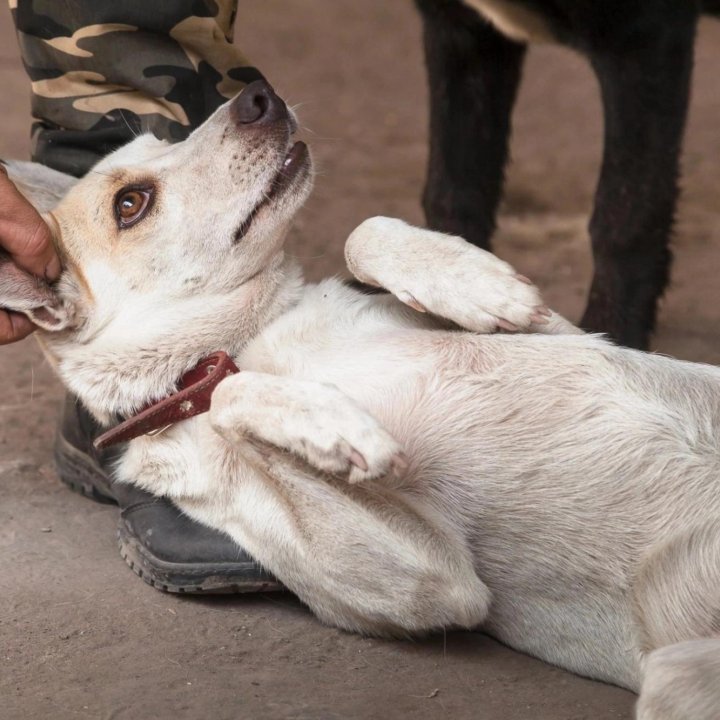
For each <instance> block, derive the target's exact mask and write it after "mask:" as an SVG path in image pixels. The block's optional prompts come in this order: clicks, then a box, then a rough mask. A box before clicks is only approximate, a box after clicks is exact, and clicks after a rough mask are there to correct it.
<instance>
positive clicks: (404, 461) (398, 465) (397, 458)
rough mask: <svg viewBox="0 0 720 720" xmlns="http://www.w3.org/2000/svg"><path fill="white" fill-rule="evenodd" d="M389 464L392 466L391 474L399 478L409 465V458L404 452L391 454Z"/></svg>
mask: <svg viewBox="0 0 720 720" xmlns="http://www.w3.org/2000/svg"><path fill="white" fill-rule="evenodd" d="M390 466H391V468H392V474H393V475H394V476H395V477H396V478H398V479H399V478H401V477H402V476H403V475H404V474H405V473H406V472H407V469H408V468H409V467H410V460H409V458H408V456H407V455H406V454H405V453H403V452H400V453H398V454H397V455H394V456H393V459H392V461H391V463H390Z"/></svg>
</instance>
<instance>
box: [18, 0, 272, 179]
mask: <svg viewBox="0 0 720 720" xmlns="http://www.w3.org/2000/svg"><path fill="white" fill-rule="evenodd" d="M9 1H10V8H11V10H12V14H13V18H14V20H15V27H16V29H17V34H18V40H19V43H20V51H21V54H22V59H23V63H24V65H25V68H26V70H27V72H28V75H29V76H30V80H31V82H32V114H33V117H34V118H35V119H36V121H37V122H35V123H34V125H33V129H32V133H33V159H34V160H35V161H37V162H41V163H44V164H46V165H49V166H50V167H53V168H55V169H57V170H61V171H63V172H67V173H70V174H73V175H78V176H79V175H82V174H84V173H85V172H87V170H88V169H89V168H90V167H91V166H92V165H93V164H94V163H95V162H96V161H97V160H98V159H100V158H101V157H102V156H104V155H106V154H107V153H108V152H110V151H112V150H114V149H115V148H117V147H119V146H120V145H122V144H124V143H126V142H127V141H128V140H130V139H132V137H133V136H134V135H137V134H138V133H139V132H152V133H154V134H155V135H157V136H158V137H160V138H163V139H166V140H170V141H178V140H182V139H183V138H185V137H187V135H188V134H189V133H190V131H191V130H192V129H193V128H195V127H197V125H199V124H200V123H201V122H202V121H203V120H204V119H205V118H206V117H208V115H210V113H212V111H213V110H215V108H217V107H218V106H219V105H221V104H222V103H223V102H225V101H226V100H227V99H228V98H231V97H233V96H234V95H236V94H237V93H238V92H239V90H240V89H241V88H242V87H243V86H244V85H246V84H247V83H248V82H251V81H253V80H256V79H258V78H260V77H262V76H261V75H260V73H259V72H258V71H257V70H256V69H255V68H253V67H249V66H248V65H247V62H246V61H245V58H244V57H243V56H242V54H241V53H240V52H239V51H238V49H237V48H236V47H234V46H233V44H232V31H233V24H234V20H235V12H236V9H237V0H9Z"/></svg>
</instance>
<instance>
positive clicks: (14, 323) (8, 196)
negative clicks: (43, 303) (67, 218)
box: [0, 163, 60, 345]
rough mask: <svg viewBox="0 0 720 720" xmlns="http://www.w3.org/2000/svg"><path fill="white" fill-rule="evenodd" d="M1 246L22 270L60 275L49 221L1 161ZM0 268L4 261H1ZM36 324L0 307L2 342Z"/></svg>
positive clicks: (49, 277) (50, 277)
mask: <svg viewBox="0 0 720 720" xmlns="http://www.w3.org/2000/svg"><path fill="white" fill-rule="evenodd" d="M0 250H5V251H6V252H7V253H8V254H9V255H10V258H11V260H12V261H13V262H14V263H15V264H16V265H17V266H18V267H19V268H21V269H22V270H25V271H27V272H29V273H32V274H33V275H35V276H37V277H41V278H44V279H45V280H47V281H52V280H56V279H57V278H58V276H59V275H60V259H59V258H58V256H57V253H56V252H55V248H54V246H53V243H52V236H51V234H50V230H49V229H48V226H47V225H46V224H45V221H44V220H43V219H42V218H41V217H40V214H39V213H38V212H37V210H35V208H34V207H33V206H32V205H31V204H30V203H29V202H28V201H27V200H26V199H25V198H24V197H23V195H22V194H21V193H20V191H19V190H18V189H17V188H16V187H15V185H14V184H13V182H12V181H11V180H10V178H8V176H7V171H6V170H5V166H4V165H2V163H0ZM0 272H2V264H1V263H0ZM34 329H35V326H34V325H33V324H32V323H31V322H30V320H28V319H27V318H26V317H25V316H24V315H20V314H19V313H14V312H9V311H7V310H3V309H2V308H0V345H4V344H6V343H11V342H15V341H17V340H21V339H22V338H24V337H26V336H27V335H29V334H30V333H31V332H32V331H33V330H34Z"/></svg>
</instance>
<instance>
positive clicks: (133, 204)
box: [115, 187, 152, 229]
mask: <svg viewBox="0 0 720 720" xmlns="http://www.w3.org/2000/svg"><path fill="white" fill-rule="evenodd" d="M151 198H152V188H137V187H136V188H124V189H123V190H121V191H120V192H119V193H118V194H117V195H116V196H115V216H116V218H117V222H118V227H119V228H120V229H122V228H126V227H130V226H131V225H134V224H135V223H136V222H137V221H138V220H140V219H141V218H142V217H143V215H144V214H145V212H146V211H147V209H148V208H149V207H150V200H151Z"/></svg>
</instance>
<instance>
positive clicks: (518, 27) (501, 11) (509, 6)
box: [463, 0, 555, 42]
mask: <svg viewBox="0 0 720 720" xmlns="http://www.w3.org/2000/svg"><path fill="white" fill-rule="evenodd" d="M463 1H464V2H465V4H466V5H469V6H470V7H472V8H473V9H474V10H476V11H477V12H478V13H480V15H482V16H483V17H484V18H485V19H486V20H487V21H488V22H490V23H492V24H493V25H494V26H495V27H496V28H497V29H498V30H499V31H500V32H501V33H502V34H503V35H506V36H507V37H509V38H511V39H512V40H517V41H519V42H555V37H554V34H553V32H552V29H551V27H550V25H549V23H548V22H547V20H546V19H545V18H544V17H543V15H542V14H541V13H540V12H539V11H538V10H537V9H532V8H531V7H529V5H527V4H525V3H522V2H516V1H515V0H463Z"/></svg>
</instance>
